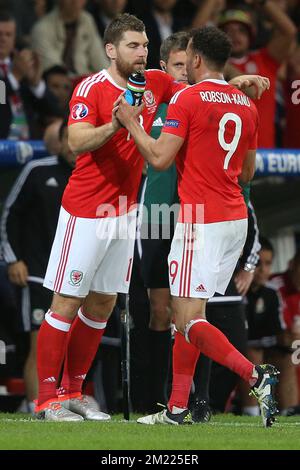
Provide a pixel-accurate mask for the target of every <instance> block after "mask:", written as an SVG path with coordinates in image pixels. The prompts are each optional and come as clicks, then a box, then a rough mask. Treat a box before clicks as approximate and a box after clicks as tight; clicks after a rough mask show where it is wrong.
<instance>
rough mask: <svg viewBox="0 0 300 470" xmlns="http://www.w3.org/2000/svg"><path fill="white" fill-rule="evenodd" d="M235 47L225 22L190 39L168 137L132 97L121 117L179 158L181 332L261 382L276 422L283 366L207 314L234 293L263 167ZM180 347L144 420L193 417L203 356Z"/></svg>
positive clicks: (146, 145)
mask: <svg viewBox="0 0 300 470" xmlns="http://www.w3.org/2000/svg"><path fill="white" fill-rule="evenodd" d="M230 52H231V44H230V42H229V40H228V38H227V37H226V35H225V34H224V33H223V32H221V31H220V30H218V29H217V28H214V27H208V28H203V29H200V30H196V31H194V33H193V34H192V37H191V39H190V41H189V44H188V47H187V75H188V80H189V83H190V84H191V85H193V86H191V87H189V88H186V89H185V90H181V91H179V92H177V93H176V94H175V95H174V96H173V98H172V100H171V102H170V105H169V107H168V113H167V118H166V121H165V124H164V128H163V132H162V134H161V136H160V137H159V139H158V140H154V139H152V138H151V137H149V136H148V135H147V134H146V133H145V132H144V131H143V130H142V129H141V127H140V126H139V125H138V123H137V121H136V118H135V116H134V115H133V114H132V111H131V109H130V107H129V106H128V105H127V104H126V102H125V100H122V102H121V104H120V106H119V109H118V111H117V118H118V119H119V120H120V121H121V122H122V124H123V125H125V126H126V127H127V129H128V131H129V132H130V133H131V135H132V137H133V138H134V140H135V142H136V144H137V147H138V149H139V150H140V152H141V153H142V155H143V156H144V157H145V158H146V160H147V161H148V162H149V163H150V164H151V165H152V166H154V167H155V168H156V169H165V168H167V167H168V166H169V165H170V164H171V163H172V162H173V161H174V160H175V158H176V166H177V173H178V193H179V197H180V203H181V211H180V215H179V219H178V222H177V225H176V229H175V235H174V238H173V242H172V246H171V251H170V254H169V258H168V261H169V269H170V289H171V294H172V306H173V312H174V314H175V323H176V328H177V331H179V332H180V333H182V335H183V336H182V341H183V343H184V342H185V340H186V341H187V342H188V343H191V344H192V345H194V347H195V348H198V350H200V351H201V352H203V353H204V354H205V355H206V356H208V357H210V358H211V359H213V360H214V361H216V362H218V363H220V364H222V365H224V366H226V367H228V368H230V369H231V370H232V371H234V372H235V373H237V374H238V375H240V377H242V378H243V379H244V380H246V381H248V382H249V383H250V384H251V386H252V393H253V394H254V395H255V396H256V398H257V399H258V401H259V404H260V406H261V412H262V419H263V424H264V425H265V426H271V425H272V424H273V422H274V419H275V418H274V415H275V414H276V404H275V401H274V396H273V392H274V390H273V388H274V387H273V386H274V384H275V383H276V381H277V378H276V375H277V371H276V369H275V368H274V367H273V366H271V365H262V366H254V364H252V363H251V362H250V361H248V360H247V359H246V358H245V357H244V356H243V355H242V354H241V353H240V352H239V351H237V350H236V348H234V347H233V345H232V344H231V343H230V342H229V341H228V340H227V338H226V337H225V336H224V334H223V333H222V332H221V331H220V330H218V329H217V328H215V327H214V326H213V325H211V324H209V323H208V322H207V321H206V319H205V307H206V303H207V300H208V299H209V298H211V297H213V295H214V294H215V292H218V293H220V294H224V293H225V290H226V288H227V286H228V283H229V281H230V279H231V276H232V274H233V271H234V269H235V267H236V264H237V261H238V258H239V257H240V255H241V252H242V249H243V246H244V243H245V240H246V235H247V208H246V205H245V202H244V198H243V196H242V194H241V188H240V185H239V181H242V182H244V183H247V182H249V181H250V180H251V179H252V177H253V175H254V171H255V155H256V147H257V134H258V113H257V110H256V107H255V105H254V104H253V103H252V102H250V100H249V99H248V98H247V97H246V96H245V95H244V94H243V93H242V92H241V91H237V90H236V89H235V88H233V87H232V86H231V85H230V84H228V83H227V82H226V81H225V80H224V77H223V70H224V66H225V63H226V61H227V59H228V58H229V56H230ZM199 206H200V210H199ZM186 209H188V210H186ZM175 263H176V264H175ZM174 266H176V269H174ZM177 266H178V268H177ZM175 350H176V354H177V357H174V360H173V389H172V394H171V397H170V400H169V403H168V408H167V409H166V410H164V411H162V412H159V413H155V414H153V415H149V416H146V417H144V418H140V419H139V420H138V422H140V423H143V424H156V423H165V424H185V423H191V417H190V413H189V410H188V408H187V402H188V397H189V392H190V388H191V383H192V378H193V373H194V368H195V365H196V362H197V359H198V355H194V357H193V360H191V359H190V358H189V360H187V355H186V354H182V357H179V356H180V354H179V355H178V352H179V353H180V348H174V351H175ZM182 350H184V346H183V348H182Z"/></svg>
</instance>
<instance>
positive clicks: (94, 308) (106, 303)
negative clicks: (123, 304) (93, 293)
mask: <svg viewBox="0 0 300 470" xmlns="http://www.w3.org/2000/svg"><path fill="white" fill-rule="evenodd" d="M116 300H117V296H115V295H109V296H108V295H107V296H104V295H103V296H102V295H101V296H99V297H98V298H96V297H94V298H93V301H92V302H91V301H89V300H88V299H86V302H85V303H84V304H83V310H84V312H85V313H86V314H88V315H89V316H90V317H92V318H95V319H96V320H101V321H105V320H107V319H108V318H109V317H110V315H111V313H112V311H113V309H114V306H115V304H116Z"/></svg>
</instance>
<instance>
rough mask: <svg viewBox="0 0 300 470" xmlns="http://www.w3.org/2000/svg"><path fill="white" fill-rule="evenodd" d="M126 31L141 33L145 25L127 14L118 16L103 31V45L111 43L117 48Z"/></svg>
mask: <svg viewBox="0 0 300 470" xmlns="http://www.w3.org/2000/svg"><path fill="white" fill-rule="evenodd" d="M126 31H137V32H138V33H143V32H144V31H145V25H144V23H143V22H142V21H141V20H139V19H138V18H137V17H136V16H134V15H130V14H129V13H123V14H121V15H118V16H117V17H116V18H115V19H114V20H112V22H111V23H110V24H109V25H108V26H107V28H106V29H105V31H104V38H103V41H104V45H106V44H109V43H111V44H114V45H115V46H117V45H118V44H119V42H120V41H121V40H122V37H123V34H124V33H126Z"/></svg>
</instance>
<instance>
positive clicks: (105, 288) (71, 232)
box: [44, 207, 136, 297]
mask: <svg viewBox="0 0 300 470" xmlns="http://www.w3.org/2000/svg"><path fill="white" fill-rule="evenodd" d="M135 234H136V210H132V211H130V212H129V213H127V214H124V215H122V216H119V217H107V218H97V219H89V218H81V217H75V216H72V215H71V214H69V213H68V212H67V211H66V210H65V209H64V208H63V207H62V208H61V210H60V214H59V220H58V225H57V229H56V235H55V239H54V242H53V245H52V250H51V254H50V258H49V263H48V267H47V272H46V276H45V280H44V287H47V288H48V289H50V290H52V291H54V292H56V293H60V294H63V295H68V296H74V297H86V296H87V294H88V293H89V291H94V292H99V293H106V294H114V293H118V292H120V293H127V292H128V289H129V283H130V277H131V270H132V263H133V251H134V242H135Z"/></svg>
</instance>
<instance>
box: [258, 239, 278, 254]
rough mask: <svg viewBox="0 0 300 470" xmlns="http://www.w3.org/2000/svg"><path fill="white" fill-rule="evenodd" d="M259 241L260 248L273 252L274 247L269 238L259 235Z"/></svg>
mask: <svg viewBox="0 0 300 470" xmlns="http://www.w3.org/2000/svg"><path fill="white" fill-rule="evenodd" d="M259 243H260V245H261V248H260V249H261V250H265V251H271V252H272V255H273V254H274V247H273V245H272V243H271V242H270V240H268V239H267V238H265V237H259Z"/></svg>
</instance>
